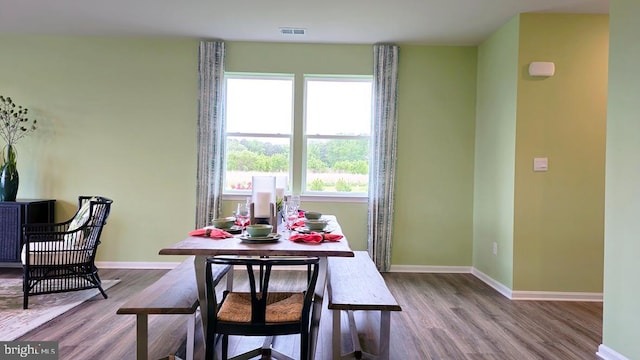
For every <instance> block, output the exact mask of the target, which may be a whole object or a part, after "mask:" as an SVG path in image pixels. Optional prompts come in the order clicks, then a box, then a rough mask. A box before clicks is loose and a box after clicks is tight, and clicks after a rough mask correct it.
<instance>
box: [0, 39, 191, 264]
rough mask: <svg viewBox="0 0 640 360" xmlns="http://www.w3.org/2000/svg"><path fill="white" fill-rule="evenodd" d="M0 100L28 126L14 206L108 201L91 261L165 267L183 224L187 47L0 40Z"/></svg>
mask: <svg viewBox="0 0 640 360" xmlns="http://www.w3.org/2000/svg"><path fill="white" fill-rule="evenodd" d="M0 48H2V56H0V94H3V95H5V96H11V97H13V99H14V100H15V101H16V102H17V103H18V104H20V105H24V106H27V107H28V108H29V109H30V111H32V116H33V117H35V118H37V119H38V123H39V125H40V128H39V129H38V130H37V131H36V132H35V133H33V134H32V135H33V136H31V137H29V138H24V139H22V140H21V141H20V142H19V143H18V145H17V149H18V170H19V172H20V189H19V191H18V197H19V198H54V199H57V203H56V211H57V213H56V217H57V219H58V220H62V219H66V218H68V217H70V216H71V215H73V213H74V211H75V209H76V206H77V197H78V195H94V194H96V195H102V196H106V197H110V198H112V199H113V200H114V204H113V209H112V215H111V217H110V218H109V221H108V225H107V226H106V227H105V230H104V233H103V239H102V240H103V245H102V246H101V249H100V251H99V252H98V260H102V261H150V260H157V259H161V260H165V261H166V260H173V261H175V259H169V257H160V256H158V255H157V253H158V250H159V249H160V248H161V247H163V246H164V245H167V244H170V243H173V242H175V241H176V240H179V239H182V238H184V236H185V235H186V234H187V232H188V231H189V230H191V229H192V228H193V224H194V207H195V174H196V157H195V154H196V144H195V142H196V119H197V106H198V104H197V99H198V79H197V72H196V69H197V66H198V41H197V40H194V39H153V38H144V39H142V38H127V39H125V38H104V37H95V38H94V37H61V36H16V35H2V36H0Z"/></svg>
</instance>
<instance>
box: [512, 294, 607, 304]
mask: <svg viewBox="0 0 640 360" xmlns="http://www.w3.org/2000/svg"><path fill="white" fill-rule="evenodd" d="M602 298H603V297H602V293H590V292H560V291H512V292H511V299H512V300H542V301H590V302H602Z"/></svg>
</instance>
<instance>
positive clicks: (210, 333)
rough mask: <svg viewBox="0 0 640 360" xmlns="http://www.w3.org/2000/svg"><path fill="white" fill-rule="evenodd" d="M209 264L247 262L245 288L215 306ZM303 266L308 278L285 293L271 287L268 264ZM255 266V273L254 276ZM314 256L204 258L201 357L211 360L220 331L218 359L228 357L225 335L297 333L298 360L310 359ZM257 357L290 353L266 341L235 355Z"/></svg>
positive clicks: (316, 274) (227, 344)
mask: <svg viewBox="0 0 640 360" xmlns="http://www.w3.org/2000/svg"><path fill="white" fill-rule="evenodd" d="M213 264H223V265H242V266H246V269H247V274H248V277H249V287H250V292H235V291H232V292H228V291H225V293H224V296H223V299H222V302H221V303H220V304H218V301H217V299H216V291H215V285H216V282H215V279H214V278H213V275H212V271H211V267H212V265H213ZM278 266H285V267H287V269H288V270H291V267H303V268H304V269H305V270H306V271H307V281H306V283H305V284H304V285H303V286H298V288H297V289H295V290H294V289H291V290H287V291H286V292H281V291H279V292H276V291H270V289H269V279H270V277H271V269H272V267H278ZM254 267H258V268H259V276H258V277H256V276H255V274H254ZM318 269H319V259H318V258H317V257H279V258H242V257H225V256H215V257H211V258H209V259H207V265H206V275H205V276H206V296H207V314H208V315H207V316H208V319H207V331H206V332H205V334H206V344H207V346H206V356H205V358H206V359H207V360H212V359H213V358H214V354H215V347H216V346H215V343H216V338H217V336H218V335H222V359H227V356H228V354H227V352H228V348H229V335H241V336H265V337H267V338H270V337H273V336H276V335H285V334H300V359H309V358H311V357H310V354H309V352H310V341H309V328H310V314H311V307H312V305H313V301H314V289H315V286H316V282H317V279H318ZM258 355H262V356H263V358H265V357H266V358H268V357H269V356H271V357H273V358H284V359H290V357H288V356H286V355H284V354H282V353H280V352H278V351H277V350H276V349H273V348H271V342H270V341H266V342H265V345H263V347H262V348H258V349H255V350H252V351H249V352H247V353H244V354H241V355H237V356H235V357H234V359H249V358H253V357H255V356H258Z"/></svg>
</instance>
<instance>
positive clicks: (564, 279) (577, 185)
mask: <svg viewBox="0 0 640 360" xmlns="http://www.w3.org/2000/svg"><path fill="white" fill-rule="evenodd" d="M608 25H609V24H608V16H607V15H572V14H522V15H521V16H520V39H519V42H520V47H519V55H518V56H519V60H518V100H517V109H518V112H517V121H516V124H517V125H516V159H515V161H516V162H515V184H516V187H515V212H514V254H513V265H514V281H513V289H514V290H529V291H531V290H541V291H574V292H602V272H603V266H604V263H603V261H604V253H603V251H604V174H605V168H604V163H605V161H604V154H605V125H606V107H607V93H606V89H607V61H608V46H609V27H608ZM533 61H553V62H554V63H555V66H556V74H555V75H554V76H552V77H549V78H540V77H531V76H529V74H528V66H529V63H531V62H533ZM534 157H548V159H549V170H548V171H547V172H534V171H533V158H534Z"/></svg>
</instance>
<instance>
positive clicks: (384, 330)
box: [378, 311, 391, 360]
mask: <svg viewBox="0 0 640 360" xmlns="http://www.w3.org/2000/svg"><path fill="white" fill-rule="evenodd" d="M390 327H391V312H390V311H380V341H379V348H378V359H380V360H389V345H390V342H391V341H390V338H389V336H390V331H389V329H390Z"/></svg>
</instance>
